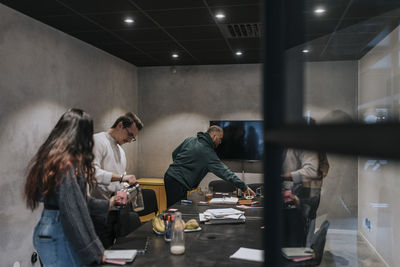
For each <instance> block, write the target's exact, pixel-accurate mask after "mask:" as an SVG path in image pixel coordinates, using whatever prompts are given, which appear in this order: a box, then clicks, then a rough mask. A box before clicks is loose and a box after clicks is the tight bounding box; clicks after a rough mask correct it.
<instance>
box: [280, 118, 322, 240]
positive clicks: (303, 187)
mask: <svg viewBox="0 0 400 267" xmlns="http://www.w3.org/2000/svg"><path fill="white" fill-rule="evenodd" d="M310 124H315V121H314V120H313V119H312V118H310ZM282 171H283V175H282V177H283V179H284V180H285V181H290V182H293V188H297V187H298V186H299V188H300V190H298V191H297V190H296V192H294V193H295V194H297V196H298V198H299V199H300V201H302V202H304V203H307V204H309V203H312V210H311V213H312V214H310V215H309V218H310V219H311V221H310V222H309V226H308V233H307V245H310V244H311V239H312V236H313V234H314V230H315V216H316V211H317V209H318V205H319V200H320V195H321V186H322V177H321V174H320V173H319V155H318V152H314V151H306V150H301V149H291V148H288V149H286V151H285V157H284V161H283V166H282Z"/></svg>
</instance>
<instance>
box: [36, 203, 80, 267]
mask: <svg viewBox="0 0 400 267" xmlns="http://www.w3.org/2000/svg"><path fill="white" fill-rule="evenodd" d="M33 245H34V246H35V249H36V250H37V252H38V254H39V257H40V260H41V261H42V263H43V266H45V267H48V266H49V267H50V266H57V267H64V266H65V267H67V266H68V267H74V266H82V264H81V263H80V260H79V258H78V257H77V256H76V254H75V252H74V250H73V249H72V247H71V246H70V244H69V242H68V240H67V239H66V237H65V234H64V230H63V228H62V225H61V221H60V212H59V211H58V210H46V209H44V210H43V213H42V217H41V218H40V221H39V222H38V224H37V225H36V227H35V232H34V234H33Z"/></svg>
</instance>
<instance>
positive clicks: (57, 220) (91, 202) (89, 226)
mask: <svg viewBox="0 0 400 267" xmlns="http://www.w3.org/2000/svg"><path fill="white" fill-rule="evenodd" d="M92 135H93V121H92V119H91V117H90V115H89V114H87V113H85V112H84V111H83V110H80V109H70V110H68V111H67V112H66V113H64V114H63V115H62V116H61V118H60V120H59V121H58V122H57V124H56V126H55V127H54V129H53V130H52V131H51V133H50V135H49V137H48V138H47V140H46V141H45V142H44V143H43V144H42V145H41V147H40V148H39V151H38V152H37V153H36V155H35V156H34V158H33V159H32V161H31V164H30V166H29V172H28V176H27V180H26V184H25V198H26V203H27V206H28V207H29V208H31V209H32V211H33V210H34V209H36V208H37V207H38V205H39V202H43V203H44V209H43V213H42V216H41V218H40V221H39V222H38V224H37V225H36V227H35V231H34V235H33V243H34V246H35V248H36V250H37V251H38V253H39V257H40V259H41V261H42V263H43V264H44V266H69V267H70V266H82V265H84V264H92V263H100V262H101V261H102V258H103V252H104V248H103V246H102V244H101V242H100V240H99V238H98V237H97V235H96V233H95V231H94V227H93V223H92V220H91V217H90V216H96V217H97V218H98V217H103V218H104V219H105V218H106V216H107V212H108V210H109V209H110V208H111V207H112V206H113V205H114V201H115V199H114V198H113V199H111V200H110V201H108V200H99V199H93V198H91V197H89V196H88V195H87V192H88V191H87V186H88V185H89V186H93V185H94V183H95V179H94V168H93V166H92V161H93V157H94V156H93V153H92V148H93V137H92Z"/></svg>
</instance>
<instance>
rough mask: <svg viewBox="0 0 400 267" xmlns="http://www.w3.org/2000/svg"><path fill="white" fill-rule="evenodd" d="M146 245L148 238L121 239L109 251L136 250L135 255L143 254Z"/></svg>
mask: <svg viewBox="0 0 400 267" xmlns="http://www.w3.org/2000/svg"><path fill="white" fill-rule="evenodd" d="M148 243H149V237H121V238H118V241H117V243H115V244H114V245H113V246H112V247H111V249H136V250H137V254H145V253H146V251H147V246H148Z"/></svg>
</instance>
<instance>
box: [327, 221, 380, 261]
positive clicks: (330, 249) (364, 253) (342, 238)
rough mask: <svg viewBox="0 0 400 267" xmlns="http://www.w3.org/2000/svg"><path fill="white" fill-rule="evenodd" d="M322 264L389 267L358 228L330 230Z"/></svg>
mask: <svg viewBox="0 0 400 267" xmlns="http://www.w3.org/2000/svg"><path fill="white" fill-rule="evenodd" d="M320 266H327V267H330V266H351V267H357V266H358V267H364V266H366V267H367V266H371V267H372V266H373V267H387V266H386V265H385V264H384V263H383V262H382V261H381V260H380V259H379V257H378V255H377V254H376V253H375V252H374V251H373V250H372V249H371V248H370V247H369V246H368V244H367V243H366V242H365V240H364V239H363V237H361V236H360V235H358V234H357V230H336V229H330V230H329V231H328V235H327V240H326V244H325V252H324V256H323V259H322V262H321V265H320Z"/></svg>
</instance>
